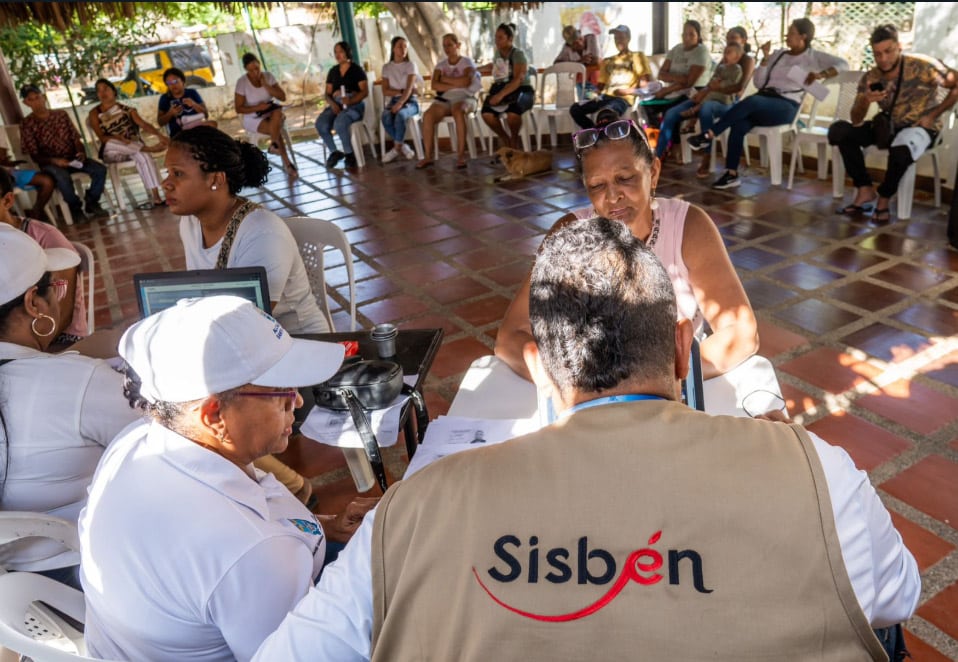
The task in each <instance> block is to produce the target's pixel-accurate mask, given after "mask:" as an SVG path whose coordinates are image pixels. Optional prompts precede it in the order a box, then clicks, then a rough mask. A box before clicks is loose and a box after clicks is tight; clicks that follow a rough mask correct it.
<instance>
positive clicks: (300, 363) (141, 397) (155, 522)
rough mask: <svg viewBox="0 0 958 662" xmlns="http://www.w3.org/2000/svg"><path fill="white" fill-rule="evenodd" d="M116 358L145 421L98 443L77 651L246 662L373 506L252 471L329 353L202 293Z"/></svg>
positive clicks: (333, 356)
mask: <svg viewBox="0 0 958 662" xmlns="http://www.w3.org/2000/svg"><path fill="white" fill-rule="evenodd" d="M185 133H189V131H187V132H185ZM119 352H120V356H121V357H122V358H123V359H124V360H125V361H126V363H127V364H128V367H127V379H126V382H125V384H124V391H125V393H126V395H127V397H128V398H129V401H130V404H131V405H134V406H135V407H137V408H140V409H142V410H144V411H145V412H146V414H147V415H148V417H149V420H146V421H144V422H143V423H141V424H140V425H135V426H131V427H129V428H128V429H127V430H125V431H124V432H123V433H122V434H121V435H120V436H119V437H118V438H117V439H116V441H114V443H113V444H112V445H111V446H110V449H109V451H107V453H106V454H105V455H104V457H103V460H102V461H101V462H100V466H99V467H98V469H97V472H96V475H95V476H94V477H93V482H92V484H91V486H90V497H89V500H88V504H87V506H86V507H85V508H84V510H83V512H82V513H81V515H80V545H81V551H82V564H81V576H82V582H83V588H84V591H85V597H86V604H87V614H86V616H87V618H86V631H85V638H86V642H87V646H88V647H89V649H90V652H91V654H92V655H93V656H95V657H97V658H106V659H111V660H161V659H162V660H233V659H239V660H249V659H250V658H252V657H253V654H254V653H255V652H256V649H257V648H258V647H259V645H260V644H261V643H262V642H263V640H264V639H265V638H266V637H267V636H268V635H269V634H270V633H272V632H273V631H274V630H275V629H276V628H277V627H278V626H279V623H280V622H281V621H282V620H283V617H284V616H285V615H286V614H287V613H288V612H289V611H290V610H291V609H292V608H293V606H295V605H296V603H297V602H298V601H299V600H300V598H302V597H303V596H304V595H305V594H306V592H307V591H308V590H309V589H310V587H311V586H312V583H313V581H314V580H315V579H316V577H317V575H318V574H319V571H320V569H321V568H322V566H323V564H324V563H325V562H326V561H327V552H328V551H329V550H330V549H331V548H333V547H336V548H341V547H342V546H343V545H344V544H345V542H346V541H347V540H348V539H349V538H350V537H351V536H352V534H353V532H354V531H355V529H356V528H357V527H358V526H359V523H360V522H361V521H362V518H363V516H364V515H365V514H366V512H367V511H368V510H370V509H371V508H372V507H373V506H374V505H375V504H376V502H377V501H378V499H375V498H365V499H356V500H354V501H353V502H352V503H350V504H349V505H348V506H347V507H346V509H345V510H344V511H343V512H342V513H341V514H339V515H335V516H334V515H328V516H326V515H314V514H313V513H311V512H310V511H309V510H308V509H307V508H306V507H304V506H303V504H301V503H300V502H299V501H298V500H297V499H296V498H295V497H293V496H292V495H291V494H290V493H289V491H288V490H286V488H284V487H283V486H282V485H281V484H280V483H279V482H278V481H277V480H276V479H275V477H274V476H272V475H270V474H268V473H264V472H262V471H258V470H257V469H256V468H254V465H253V463H254V461H255V460H256V459H257V458H260V457H263V456H265V455H268V454H270V453H279V452H282V451H283V450H285V448H286V446H287V443H288V441H289V436H290V434H291V433H292V425H293V412H294V410H295V409H296V408H297V407H300V406H302V404H303V399H302V397H301V396H300V394H299V391H298V389H299V388H300V387H305V386H309V385H311V384H317V383H321V382H323V381H325V380H327V379H329V377H331V376H332V375H333V374H334V373H335V372H336V371H337V370H338V369H339V367H340V365H341V364H342V361H343V352H344V349H343V346H342V345H340V344H338V343H326V342H319V341H314V340H300V339H294V338H293V337H292V336H290V334H289V333H287V331H286V330H285V329H283V327H282V326H280V325H279V323H278V322H277V321H276V320H275V319H273V318H272V317H270V316H269V315H267V314H266V313H264V312H263V311H261V310H259V309H258V308H256V307H255V306H253V304H252V303H250V302H249V301H247V300H246V299H242V298H240V297H235V296H211V297H205V298H199V299H186V300H182V301H180V302H179V303H177V304H176V305H175V306H172V307H170V308H167V309H166V310H164V311H162V312H159V313H156V314H154V315H151V316H149V317H147V318H145V319H143V320H141V321H139V322H137V323H136V324H134V325H133V326H132V327H130V328H129V329H128V330H127V331H126V333H125V334H124V335H123V337H122V338H121V340H120V343H119ZM331 543H337V544H336V545H332V544H331Z"/></svg>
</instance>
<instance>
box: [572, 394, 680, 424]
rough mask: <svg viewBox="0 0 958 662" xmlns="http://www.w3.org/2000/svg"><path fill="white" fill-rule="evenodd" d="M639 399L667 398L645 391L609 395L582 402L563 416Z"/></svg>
mask: <svg viewBox="0 0 958 662" xmlns="http://www.w3.org/2000/svg"><path fill="white" fill-rule="evenodd" d="M638 400H665V398H663V397H662V396H661V395H647V394H645V393H636V394H631V395H607V396H605V397H604V398H596V399H595V400H589V401H588V402H580V403H579V404H577V405H573V406H571V407H569V408H568V409H566V410H565V411H564V412H562V417H563V418H564V417H566V416H568V415H569V414H572V413H573V412H577V411H582V410H583V409H591V408H592V407H601V406H602V405H608V404H612V403H613V402H636V401H638Z"/></svg>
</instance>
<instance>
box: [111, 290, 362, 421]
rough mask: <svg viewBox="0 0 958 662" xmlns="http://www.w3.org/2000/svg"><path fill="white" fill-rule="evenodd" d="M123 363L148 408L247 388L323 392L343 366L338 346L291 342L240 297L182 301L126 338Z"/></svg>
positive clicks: (138, 325)
mask: <svg viewBox="0 0 958 662" xmlns="http://www.w3.org/2000/svg"><path fill="white" fill-rule="evenodd" d="M119 351H120V356H122V357H123V358H124V359H125V360H126V362H127V363H129V364H130V366H131V367H132V368H133V370H134V371H135V372H136V374H137V376H138V377H139V378H140V382H141V386H140V394H141V395H142V396H143V397H144V398H146V399H147V400H148V401H150V402H157V401H162V402H189V401H191V400H199V399H200V398H204V397H206V396H208V395H211V394H213V393H222V392H224V391H228V390H230V389H233V388H237V387H239V386H243V385H244V384H255V385H257V386H269V387H273V388H282V387H286V386H290V387H300V386H311V385H313V384H320V383H322V382H324V381H326V380H327V379H329V378H330V377H331V376H333V375H334V374H335V373H336V371H337V370H339V368H340V366H341V365H342V363H343V354H344V353H345V351H346V350H345V347H343V346H342V345H340V344H339V343H328V342H320V341H317V340H301V339H298V338H293V337H292V336H290V335H289V333H287V331H286V329H284V328H283V327H282V326H280V324H279V322H277V321H276V320H275V319H273V318H272V317H270V316H269V315H267V314H266V313H264V312H263V311H262V310H260V309H259V308H257V307H256V306H254V305H253V304H252V303H250V302H249V301H247V300H246V299H243V298H241V297H235V296H213V297H203V298H197V299H182V300H180V301H179V302H177V304H176V305H175V306H171V307H170V308H167V309H166V310H163V311H161V312H159V313H156V314H154V315H150V316H149V317H147V318H146V319H143V320H141V321H139V322H137V323H136V324H134V325H133V326H131V327H130V328H129V329H127V331H126V333H124V334H123V337H122V338H121V339H120V346H119Z"/></svg>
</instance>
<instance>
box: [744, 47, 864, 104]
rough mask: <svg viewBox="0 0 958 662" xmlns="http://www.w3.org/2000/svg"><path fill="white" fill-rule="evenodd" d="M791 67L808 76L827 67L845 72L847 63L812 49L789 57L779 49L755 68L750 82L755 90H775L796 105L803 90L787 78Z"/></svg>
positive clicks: (800, 98) (782, 49) (784, 51)
mask: <svg viewBox="0 0 958 662" xmlns="http://www.w3.org/2000/svg"><path fill="white" fill-rule="evenodd" d="M792 67H798V69H799V70H800V71H802V72H804V73H805V75H808V74H809V73H812V72H815V73H818V72H819V71H824V70H825V69H828V68H829V67H834V68H835V70H836V71H846V70H847V69H848V62H846V61H845V60H843V59H842V58H840V57H837V56H835V55H829V54H828V53H823V52H822V51H817V50H815V49H814V48H806V49H805V50H804V51H802V52H801V53H799V54H798V55H791V54H790V53H789V52H788V51H787V50H785V49H784V48H780V49H778V50H777V51H775V52H774V53H772V54H771V55H770V56H768V59H767V60H765V66H762V67H755V73H753V74H752V82H753V84H754V85H755V87H756V88H757V89H761V88H762V87H764V86H765V84H766V82H767V83H768V87H772V88H775V89H776V90H778V92H779V93H780V94H781V95H782V96H783V97H786V98H788V99H791V100H792V101H795V102H796V103H798V102H800V101H801V100H802V95H803V94H804V90H803V89H802V86H801V85H800V84H798V83H796V82H795V81H794V80H792V79H791V78H789V77H788V72H789V71H791V69H792Z"/></svg>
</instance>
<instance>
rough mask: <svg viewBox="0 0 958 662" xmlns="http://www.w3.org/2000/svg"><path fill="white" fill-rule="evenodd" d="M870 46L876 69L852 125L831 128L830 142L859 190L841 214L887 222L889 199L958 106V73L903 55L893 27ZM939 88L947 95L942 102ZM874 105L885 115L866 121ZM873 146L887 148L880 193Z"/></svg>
mask: <svg viewBox="0 0 958 662" xmlns="http://www.w3.org/2000/svg"><path fill="white" fill-rule="evenodd" d="M870 41H871V45H872V52H873V53H874V56H875V66H874V67H872V68H871V69H870V70H869V71H867V72H865V75H864V76H862V79H861V81H859V83H858V96H857V97H856V98H855V103H854V105H853V106H852V110H851V122H846V121H844V120H840V121H838V122H835V123H834V124H832V125H831V127H829V129H828V142H829V144H831V145H836V146H837V147H838V149H839V151H840V152H841V154H842V161H843V162H844V163H845V170H847V171H848V174H849V176H850V177H851V178H852V183H853V184H854V186H855V199H854V200H853V201H852V203H851V204H850V205H846V206H844V207H841V208H840V209H838V213H840V214H849V215H851V214H857V213H861V212H866V211H870V210H872V209H874V211H873V212H872V218H873V219H874V220H875V221H888V220H889V219H890V217H891V212H890V211H889V208H888V204H889V199H890V198H891V197H892V196H893V195H894V194H895V192H896V191H897V190H898V183H899V182H900V181H901V178H902V177H903V176H904V174H905V171H906V170H907V169H908V166H910V165H911V164H912V163H914V162H915V161H916V160H917V159H918V157H920V156H921V155H922V153H924V152H925V150H927V149H928V148H929V147H930V146H931V145H932V144H933V143H934V141H935V138H937V136H938V132H939V131H940V130H941V121H940V118H941V116H942V115H943V114H944V113H945V112H947V111H948V110H949V109H950V108H951V107H952V106H953V105H954V104H955V101H958V87H956V80H958V79H956V72H955V71H954V70H953V69H951V68H949V67H947V66H945V65H944V64H942V62H941V61H940V60H937V59H935V58H931V57H928V56H926V55H919V54H908V55H905V54H904V53H902V47H901V43H900V42H899V41H898V30H897V29H896V28H895V26H893V25H880V26H878V27H877V28H875V29H874V31H872V34H871V40H870ZM939 88H945V89H947V90H948V93H947V96H945V97H944V99H942V100H941V101H939V96H940V94H939ZM872 103H877V104H878V107H879V109H880V110H881V113H880V114H879V115H877V116H876V117H875V118H873V119H872V120H871V121H868V122H865V121H864V119H865V113H866V112H867V111H868V108H869V106H871V104H872ZM886 141H887V142H886ZM869 145H877V146H878V147H879V148H881V149H888V165H887V167H886V169H885V179H884V181H883V182H882V183H881V185H880V186H879V187H878V189H877V190H876V189H875V187H874V186H873V185H872V180H871V177H870V176H869V174H868V171H867V169H866V168H865V156H864V154H863V152H862V150H863V149H864V148H865V147H868V146H869Z"/></svg>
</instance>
